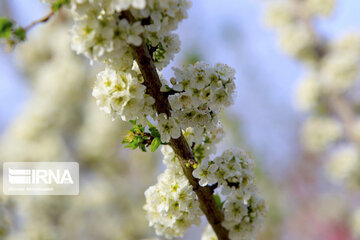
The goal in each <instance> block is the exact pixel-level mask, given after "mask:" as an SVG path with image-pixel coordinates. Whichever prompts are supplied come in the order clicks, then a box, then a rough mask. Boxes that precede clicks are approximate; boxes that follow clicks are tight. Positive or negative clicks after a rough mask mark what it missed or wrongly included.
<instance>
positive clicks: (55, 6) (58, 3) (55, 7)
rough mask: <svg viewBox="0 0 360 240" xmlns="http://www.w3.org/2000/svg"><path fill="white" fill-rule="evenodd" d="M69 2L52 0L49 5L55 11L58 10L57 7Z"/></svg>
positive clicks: (66, 0)
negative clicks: (54, 0) (53, 0)
mask: <svg viewBox="0 0 360 240" xmlns="http://www.w3.org/2000/svg"><path fill="white" fill-rule="evenodd" d="M69 3H70V0H58V1H56V2H54V3H53V4H52V6H51V9H52V10H53V11H54V12H57V11H59V9H60V8H61V7H62V6H63V5H66V4H69Z"/></svg>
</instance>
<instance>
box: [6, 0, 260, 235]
mask: <svg viewBox="0 0 360 240" xmlns="http://www.w3.org/2000/svg"><path fill="white" fill-rule="evenodd" d="M44 2H47V3H48V4H50V5H51V7H52V10H53V11H52V12H51V13H50V14H49V15H47V16H45V17H44V18H42V19H40V20H39V21H37V22H34V23H33V24H31V25H29V26H28V27H26V28H21V27H18V26H16V25H15V24H14V23H13V22H12V21H9V20H8V19H5V18H2V19H1V22H0V31H1V32H0V36H1V37H3V38H4V39H5V40H6V41H7V43H8V44H9V46H10V47H11V46H13V45H14V44H16V43H17V42H19V41H23V40H25V38H26V32H27V31H28V30H29V29H30V28H32V27H33V26H35V25H36V23H38V22H45V21H47V20H48V19H49V18H51V17H52V16H53V15H56V14H58V13H59V11H58V10H59V9H60V8H67V7H68V8H70V10H71V14H72V18H73V20H74V25H73V27H72V30H71V47H72V49H73V50H75V51H76V52H77V53H78V54H83V55H85V56H86V57H88V58H89V59H90V61H91V62H92V63H94V62H101V63H103V64H104V66H105V69H104V70H103V71H101V72H99V73H98V74H97V80H96V81H95V83H94V87H93V92H92V95H93V97H94V98H95V99H96V104H97V105H98V106H99V108H100V109H101V110H102V111H104V112H105V114H109V115H110V116H111V117H112V118H113V120H114V121H118V120H119V119H121V120H123V121H130V123H131V124H132V128H131V129H130V130H129V131H128V133H127V135H126V137H125V138H124V140H123V143H124V144H127V145H126V147H130V148H132V149H137V148H139V149H141V150H142V151H146V150H147V148H148V147H150V149H151V151H156V149H157V148H158V147H159V146H160V145H162V147H161V151H162V153H163V155H164V159H163V162H164V164H165V165H166V170H165V171H164V173H162V174H161V175H160V176H159V177H158V182H157V184H156V185H154V186H151V187H150V188H149V189H148V190H146V191H145V197H146V204H145V206H144V209H145V210H146V212H147V218H148V220H149V223H150V226H153V227H154V228H155V230H156V233H157V234H158V235H162V236H165V237H166V238H173V237H179V236H183V234H184V232H185V231H186V229H187V228H188V227H190V226H191V225H192V224H198V223H199V222H200V217H201V216H202V215H205V216H206V218H207V220H208V222H209V224H210V225H211V227H208V228H207V229H206V231H205V233H204V235H203V239H216V238H217V239H224V240H226V239H250V238H252V237H253V236H254V234H255V232H256V230H257V229H258V227H259V225H260V223H261V220H262V218H263V216H264V214H265V212H266V207H265V203H264V201H263V199H262V198H261V197H260V196H259V195H258V194H257V190H256V186H255V183H254V174H253V169H252V165H253V160H252V159H251V157H250V155H249V154H248V153H246V152H244V151H240V150H237V149H232V150H227V151H225V152H224V153H223V154H222V155H221V156H218V157H214V156H213V155H214V153H215V152H216V144H217V143H218V142H219V141H220V140H221V138H222V136H223V130H222V126H221V123H220V122H219V120H218V114H219V112H220V111H221V109H223V108H224V107H227V106H229V105H230V104H231V103H232V97H233V96H232V95H233V93H234V90H235V84H234V74H235V73H234V70H233V69H232V68H230V67H228V66H227V65H225V64H216V65H215V66H210V65H207V64H205V63H203V62H198V63H196V64H194V65H189V66H184V67H182V68H174V73H175V76H174V77H173V78H171V79H170V81H168V80H167V79H165V78H164V77H162V75H161V72H160V70H162V69H163V68H165V67H166V66H167V65H168V64H169V62H170V61H171V60H172V58H173V57H174V54H175V53H177V52H178V51H179V49H180V48H179V45H180V42H179V38H178V36H177V35H176V34H174V33H173V31H174V30H175V29H176V28H177V26H178V24H179V22H180V21H181V20H183V19H184V18H185V17H187V10H188V8H189V7H190V2H189V1H187V0H170V1H165V0H132V1H125V0H112V1H111V0H103V1H95V0H73V1H69V0H49V1H44Z"/></svg>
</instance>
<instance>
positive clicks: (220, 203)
mask: <svg viewBox="0 0 360 240" xmlns="http://www.w3.org/2000/svg"><path fill="white" fill-rule="evenodd" d="M214 199H215V202H216V205H217V206H218V207H219V208H220V209H222V207H223V204H224V202H222V201H221V198H220V196H219V194H215V195H214Z"/></svg>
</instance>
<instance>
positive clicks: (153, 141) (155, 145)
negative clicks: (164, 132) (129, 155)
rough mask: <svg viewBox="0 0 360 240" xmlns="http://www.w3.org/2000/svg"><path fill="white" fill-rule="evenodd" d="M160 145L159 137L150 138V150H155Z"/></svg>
mask: <svg viewBox="0 0 360 240" xmlns="http://www.w3.org/2000/svg"><path fill="white" fill-rule="evenodd" d="M160 145H161V140H160V138H158V137H156V138H154V139H153V140H152V142H151V151H152V152H155V151H156V149H158V147H159V146H160Z"/></svg>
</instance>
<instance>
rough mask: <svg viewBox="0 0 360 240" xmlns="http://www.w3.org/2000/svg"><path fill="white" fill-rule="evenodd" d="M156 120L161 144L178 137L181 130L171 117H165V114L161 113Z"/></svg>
mask: <svg viewBox="0 0 360 240" xmlns="http://www.w3.org/2000/svg"><path fill="white" fill-rule="evenodd" d="M157 120H158V128H159V131H160V134H161V141H162V142H169V141H170V138H175V139H176V138H179V137H180V135H181V130H180V128H179V126H178V124H177V123H176V122H175V120H174V118H173V117H167V116H166V114H165V113H161V114H159V116H158V118H157Z"/></svg>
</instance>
